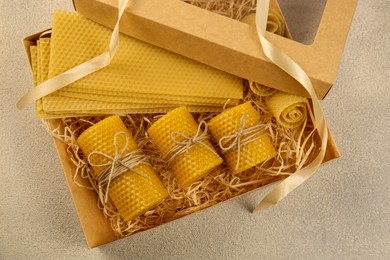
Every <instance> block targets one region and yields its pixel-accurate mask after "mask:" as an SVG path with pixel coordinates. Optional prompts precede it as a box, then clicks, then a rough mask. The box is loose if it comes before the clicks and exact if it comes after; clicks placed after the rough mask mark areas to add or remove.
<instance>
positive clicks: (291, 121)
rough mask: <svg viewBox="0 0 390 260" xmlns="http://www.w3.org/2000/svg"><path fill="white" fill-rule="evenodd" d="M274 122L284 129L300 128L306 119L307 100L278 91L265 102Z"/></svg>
mask: <svg viewBox="0 0 390 260" xmlns="http://www.w3.org/2000/svg"><path fill="white" fill-rule="evenodd" d="M265 103H266V105H267V106H268V108H269V110H270V111H271V113H272V114H273V115H274V117H275V119H276V121H278V123H279V124H280V125H282V126H284V127H286V128H295V127H298V126H300V125H301V124H302V123H303V122H304V121H305V120H306V117H307V98H304V97H300V96H295V95H292V94H288V93H285V92H282V91H278V92H277V93H276V94H274V95H273V96H272V97H269V98H268V99H267V100H266V102H265Z"/></svg>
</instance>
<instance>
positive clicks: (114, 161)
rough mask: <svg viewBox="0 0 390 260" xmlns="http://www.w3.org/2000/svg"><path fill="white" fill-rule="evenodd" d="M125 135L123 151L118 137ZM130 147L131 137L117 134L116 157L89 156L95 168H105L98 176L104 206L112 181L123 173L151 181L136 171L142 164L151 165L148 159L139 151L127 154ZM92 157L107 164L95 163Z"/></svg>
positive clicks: (122, 133) (99, 152)
mask: <svg viewBox="0 0 390 260" xmlns="http://www.w3.org/2000/svg"><path fill="white" fill-rule="evenodd" d="M120 135H123V136H124V137H125V138H126V143H125V145H124V146H123V148H122V149H121V150H119V148H118V137H119V136H120ZM128 146H129V136H128V135H127V134H126V133H125V132H117V133H116V134H115V136H114V148H115V154H114V156H110V155H108V154H106V153H103V152H101V151H94V152H92V153H90V154H89V155H88V162H89V164H90V165H91V166H93V167H98V168H100V167H101V168H103V170H102V172H101V173H100V174H99V175H97V176H96V181H97V183H98V193H99V198H100V199H101V201H102V202H104V204H106V203H107V201H108V191H109V189H110V185H111V182H112V180H114V179H115V178H117V177H119V176H121V175H122V174H123V173H125V172H128V171H132V172H134V173H135V174H137V175H139V176H141V177H144V178H147V179H150V177H149V176H147V175H145V174H142V173H140V172H138V171H136V170H135V169H134V168H135V167H136V166H138V165H140V164H147V165H150V164H149V161H148V157H147V156H146V155H145V154H143V153H141V151H140V150H139V149H137V150H134V151H131V152H128V153H125V152H126V149H127V147H128ZM92 156H101V157H103V158H106V159H107V160H108V162H106V163H94V162H93V159H92Z"/></svg>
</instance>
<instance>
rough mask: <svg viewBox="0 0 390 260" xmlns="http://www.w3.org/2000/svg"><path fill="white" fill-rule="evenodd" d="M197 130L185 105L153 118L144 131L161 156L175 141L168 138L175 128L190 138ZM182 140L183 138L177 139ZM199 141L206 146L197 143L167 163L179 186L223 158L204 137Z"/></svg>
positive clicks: (189, 181)
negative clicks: (149, 125) (156, 118)
mask: <svg viewBox="0 0 390 260" xmlns="http://www.w3.org/2000/svg"><path fill="white" fill-rule="evenodd" d="M197 131H198V124H197V123H196V121H195V120H194V118H193V117H192V115H191V114H190V113H189V112H188V109H187V108H186V107H179V108H176V109H174V110H172V111H171V112H169V113H167V114H166V115H164V116H163V117H162V118H160V119H159V120H157V121H156V122H155V123H154V124H153V125H152V126H151V127H150V128H149V129H148V134H149V136H150V139H151V140H152V141H153V143H154V144H155V145H156V147H157V149H158V150H159V152H160V153H161V154H162V155H163V156H166V155H167V154H168V153H169V152H170V151H171V149H172V148H173V147H174V146H175V145H176V143H175V142H174V141H173V140H172V138H171V134H172V133H173V132H179V133H181V134H183V135H186V136H188V137H190V138H192V137H194V136H195V135H196V133H197ZM177 139H179V137H177ZM183 140H184V138H182V139H180V140H178V141H183ZM202 142H203V144H205V145H207V146H208V148H207V147H205V146H204V145H202V144H199V143H198V144H196V145H194V146H193V147H191V148H190V149H189V150H187V151H186V152H185V153H183V154H181V155H179V156H177V157H176V158H175V159H173V161H172V163H171V164H170V166H171V169H172V171H173V173H174V174H175V176H176V178H177V180H178V182H179V184H180V185H181V186H183V187H187V186H189V185H191V184H192V183H193V182H195V181H197V180H199V179H200V178H202V177H203V176H205V175H206V174H207V173H209V172H210V171H212V170H213V169H214V168H216V167H217V166H219V165H220V164H222V162H223V160H222V158H221V157H219V156H218V155H217V154H216V152H215V150H214V148H213V146H212V145H211V143H210V142H209V141H208V140H205V141H202ZM210 149H212V150H213V151H214V153H213V152H212V151H211V150H210Z"/></svg>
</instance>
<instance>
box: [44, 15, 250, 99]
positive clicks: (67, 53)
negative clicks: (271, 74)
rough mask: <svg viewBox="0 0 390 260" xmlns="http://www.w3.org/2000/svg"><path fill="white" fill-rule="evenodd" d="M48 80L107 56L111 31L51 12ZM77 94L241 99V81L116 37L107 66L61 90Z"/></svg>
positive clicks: (123, 36)
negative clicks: (117, 45) (96, 58)
mask: <svg viewBox="0 0 390 260" xmlns="http://www.w3.org/2000/svg"><path fill="white" fill-rule="evenodd" d="M52 31H53V33H52V40H51V53H50V55H51V57H50V70H49V77H54V76H56V75H58V74H60V73H62V72H64V71H66V70H68V69H71V68H73V67H75V66H77V65H79V64H81V63H82V62H85V61H87V60H90V59H92V58H94V57H95V56H97V55H100V54H101V53H103V52H105V51H107V49H108V45H109V40H110V36H111V34H112V31H111V30H110V29H108V28H106V27H104V26H102V25H99V24H97V23H95V22H93V21H91V20H88V19H87V18H85V17H83V16H81V15H79V14H77V13H71V12H66V11H56V12H55V14H54V18H53V29H52ZM74 88H77V89H83V90H85V91H88V92H89V93H92V94H93V93H94V92H93V91H94V90H105V91H114V92H117V93H121V92H133V93H143V94H145V95H146V96H145V98H146V97H147V95H148V94H157V95H178V96H180V95H184V96H188V97H195V98H196V100H199V99H198V98H199V97H207V98H210V97H212V98H225V99H228V98H232V99H240V98H242V92H243V86H242V80H241V79H240V78H238V77H236V76H233V75H230V74H228V73H225V72H222V71H220V70H217V69H214V68H211V67H209V66H206V65H204V64H201V63H199V62H196V61H193V60H191V59H188V58H186V57H183V56H181V55H178V54H175V53H172V52H169V51H167V50H164V49H161V48H158V47H156V46H153V45H150V44H147V43H145V42H142V41H139V40H137V39H135V38H132V37H129V36H126V35H123V34H121V35H120V44H119V47H118V49H117V52H116V54H115V57H114V58H113V60H112V62H111V64H110V65H109V66H108V67H106V68H104V69H102V70H99V71H97V72H95V73H93V74H91V75H88V76H86V77H84V78H82V79H80V80H78V81H77V82H75V83H72V84H71V85H69V86H67V87H65V88H63V89H62V91H67V89H68V90H70V91H72V89H74Z"/></svg>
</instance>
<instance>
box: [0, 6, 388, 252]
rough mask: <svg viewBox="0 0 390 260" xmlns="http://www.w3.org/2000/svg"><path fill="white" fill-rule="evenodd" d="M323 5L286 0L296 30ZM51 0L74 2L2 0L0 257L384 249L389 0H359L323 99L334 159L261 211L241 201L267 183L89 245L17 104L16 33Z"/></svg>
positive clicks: (31, 28) (25, 73) (43, 141)
mask: <svg viewBox="0 0 390 260" xmlns="http://www.w3.org/2000/svg"><path fill="white" fill-rule="evenodd" d="M323 4H324V1H323V0H321V1H306V2H303V0H299V1H288V0H283V1H282V6H283V9H284V10H285V14H286V17H287V20H288V21H289V25H290V27H291V30H292V32H293V35H294V36H295V37H297V38H299V39H300V40H301V41H303V42H305V41H308V42H310V39H311V38H312V36H313V35H314V34H315V23H316V21H315V19H314V20H312V22H310V23H311V25H310V26H309V25H307V23H309V22H305V21H302V19H303V16H304V17H309V18H310V17H318V13H320V11H319V10H321V6H323ZM55 8H61V9H72V4H71V1H70V0H51V1H44V0H40V1H24V0H15V1H5V0H2V1H0V11H1V12H0V32H1V34H0V35H1V37H0V46H1V49H0V54H1V56H0V58H1V60H0V64H1V65H0V71H1V74H0V75H1V76H0V98H1V103H0V107H1V113H0V119H1V121H0V122H1V123H0V138H1V139H0V140H1V146H0V173H1V174H0V185H1V189H0V259H122V258H123V259H125V258H127V259H155V258H161V259H184V258H188V259H259V258H265V259H389V258H390V220H389V216H390V199H389V197H390V196H389V195H390V192H389V189H390V177H389V176H390V163H389V159H390V141H389V136H390V130H389V129H390V113H389V112H388V111H387V110H388V109H390V106H389V101H390V90H389V87H390V84H389V76H390V62H389V58H390V52H389V49H390V44H389V42H390V31H389V30H390V29H389V25H390V18H389V15H388V14H389V12H390V2H389V1H388V0H366V1H360V2H359V5H358V8H357V11H356V15H355V17H354V21H353V24H352V27H351V31H350V35H349V38H348V41H347V44H346V48H345V52H344V55H343V59H342V62H341V66H340V69H339V72H338V75H337V79H336V83H335V85H334V87H333V89H332V90H331V92H330V93H329V95H328V96H327V98H326V100H325V101H323V102H322V104H323V107H324V110H325V113H326V115H327V119H328V122H329V125H330V127H331V129H332V132H333V134H334V137H335V139H336V141H337V144H338V146H339V148H340V150H341V153H342V155H343V156H342V157H341V158H340V159H338V160H335V161H333V162H331V163H329V164H326V165H324V166H323V167H321V168H320V170H319V171H318V172H317V173H316V174H315V175H314V177H312V178H311V179H310V180H308V181H307V182H306V183H305V184H304V185H302V186H301V187H299V188H298V189H297V190H296V191H294V192H293V193H292V194H291V195H290V196H288V197H287V198H286V199H285V200H283V201H282V202H281V203H279V204H278V205H277V206H276V207H273V208H271V209H269V210H267V211H265V212H262V213H260V214H250V213H249V211H248V208H251V207H253V205H255V203H256V202H258V200H259V199H260V198H261V197H262V196H264V195H265V194H266V192H267V191H269V190H270V189H266V190H262V191H260V192H256V193H254V194H250V195H246V196H244V197H242V198H240V199H237V200H234V201H231V202H228V203H225V204H223V205H220V206H217V207H214V208H212V209H209V210H205V211H202V212H200V213H198V214H195V215H192V216H189V217H187V218H184V219H181V220H178V221H175V222H174V223H171V224H168V225H165V226H163V227H159V228H156V229H154V230H151V231H147V232H144V233H142V234H139V235H137V236H134V237H130V238H127V239H123V240H120V241H117V242H114V243H111V244H107V245H104V246H102V247H100V248H96V249H93V250H88V249H87V247H86V244H85V241H84V237H83V233H82V230H81V227H80V225H79V223H78V219H77V215H76V211H75V209H74V207H73V203H72V200H71V198H70V194H69V192H68V189H67V186H66V183H65V178H64V176H63V174H62V169H61V167H60V162H59V159H58V158H57V156H56V151H55V149H54V146H53V144H52V140H51V139H50V137H49V136H48V135H47V134H46V133H45V131H44V130H43V129H42V128H41V127H40V122H39V121H36V120H35V119H34V111H33V108H32V107H30V108H28V109H27V110H25V111H18V110H16V108H15V103H16V102H17V100H18V98H19V97H20V96H21V95H22V94H23V93H25V92H26V91H27V90H28V89H29V88H30V87H31V85H32V80H31V75H30V71H29V69H28V66H27V62H26V58H25V54H24V50H23V47H22V44H21V40H22V39H23V38H24V37H25V36H27V35H30V34H32V33H35V32H38V31H40V30H43V29H46V28H49V27H50V24H51V14H52V12H53V10H54V9H55ZM303 9H304V11H302V10H303ZM314 14H315V15H314ZM317 22H318V21H317ZM310 37H311V38H310ZM308 39H309V40H308Z"/></svg>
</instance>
